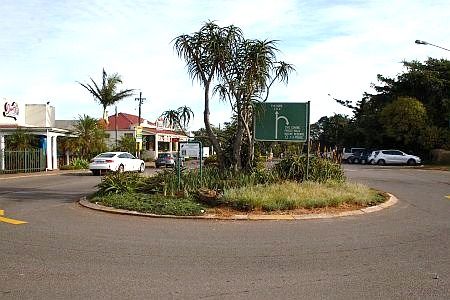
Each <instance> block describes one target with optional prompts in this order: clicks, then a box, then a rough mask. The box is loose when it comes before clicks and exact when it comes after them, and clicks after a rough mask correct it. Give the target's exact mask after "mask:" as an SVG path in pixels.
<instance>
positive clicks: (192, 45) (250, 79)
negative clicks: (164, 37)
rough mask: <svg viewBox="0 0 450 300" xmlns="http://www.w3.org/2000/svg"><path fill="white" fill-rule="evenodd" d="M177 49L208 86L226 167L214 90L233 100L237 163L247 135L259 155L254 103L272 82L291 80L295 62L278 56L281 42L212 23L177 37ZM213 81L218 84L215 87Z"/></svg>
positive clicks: (209, 130) (191, 72) (266, 93)
mask: <svg viewBox="0 0 450 300" xmlns="http://www.w3.org/2000/svg"><path fill="white" fill-rule="evenodd" d="M174 48H175V50H176V51H177V54H178V56H179V57H180V58H182V59H184V60H185V61H186V66H187V69H188V74H189V76H190V77H191V78H192V79H193V80H198V81H199V82H200V83H201V84H202V85H203V88H204V107H205V109H204V123H205V129H206V132H207V134H208V137H209V139H210V140H211V143H212V144H213V147H214V148H215V150H216V152H217V158H218V162H219V166H221V167H224V165H223V163H224V162H225V157H224V155H223V153H222V152H223V151H222V147H221V146H220V144H219V142H218V139H217V137H216V135H215V134H214V132H213V130H212V127H211V124H210V120H209V114H210V110H209V101H210V91H211V90H212V94H213V95H214V94H215V93H218V94H219V96H220V98H221V99H222V100H224V101H227V102H229V103H230V105H231V108H232V110H233V112H234V115H235V117H236V120H237V127H236V135H235V139H234V143H233V154H232V157H233V161H232V167H233V169H234V170H239V169H240V168H241V147H242V144H243V140H244V134H245V136H246V137H247V139H248V140H249V142H250V143H249V144H250V145H251V147H249V151H250V154H251V155H249V157H250V158H251V159H252V158H253V143H254V142H253V136H252V134H251V123H252V118H253V106H252V104H253V102H254V101H266V100H267V99H268V97H269V90H270V88H271V86H272V84H273V83H274V82H275V81H281V82H284V83H287V81H288V77H289V74H290V73H291V72H292V71H293V70H294V67H293V66H292V65H290V64H288V63H285V62H282V61H277V60H276V53H277V52H278V51H279V50H278V48H277V47H276V41H271V40H264V41H260V40H248V39H245V38H244V36H243V33H242V31H241V29H239V28H238V27H235V26H233V25H230V26H227V27H219V26H218V25H216V24H215V23H214V22H207V23H205V24H204V25H203V26H202V27H201V28H200V30H199V31H198V32H195V33H194V34H192V35H181V36H179V37H177V38H175V39H174ZM212 84H216V85H215V86H213V87H212V88H211V85H212Z"/></svg>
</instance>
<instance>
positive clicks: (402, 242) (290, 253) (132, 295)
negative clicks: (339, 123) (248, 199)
mask: <svg viewBox="0 0 450 300" xmlns="http://www.w3.org/2000/svg"><path fill="white" fill-rule="evenodd" d="M346 168H347V170H346V173H347V176H348V177H349V178H350V179H351V180H353V181H358V182H363V183H367V184H369V185H370V186H373V187H375V188H379V189H382V190H385V191H388V192H390V193H393V194H394V195H396V196H397V197H398V198H399V203H398V204H396V205H395V206H393V207H391V208H389V209H385V210H382V211H380V212H376V213H372V214H368V215H363V216H353V217H344V218H337V219H322V220H309V221H211V220H174V219H157V218H144V217H132V216H123V215H111V214H107V213H103V212H97V211H92V210H89V209H86V208H82V207H80V206H78V205H77V204H76V203H75V201H76V200H77V198H79V197H80V196H81V195H83V194H86V193H89V192H91V191H93V189H94V185H95V184H96V183H98V182H99V180H100V179H99V177H93V176H81V175H78V176H73V175H72V176H71V175H64V176H45V177H31V178H20V179H0V209H1V210H4V214H5V217H8V218H12V219H17V220H22V221H26V222H28V223H27V224H23V225H12V224H8V223H4V222H0V253H1V254H0V299H30V298H33V299H56V298H57V299H86V298H96V299H98V298H112V299H136V298H139V299H173V298H175V299H199V298H200V299H300V298H307V299H310V298H321V299H326V298H333V299H349V298H359V299H361V298H367V299H394V298H395V299H424V298H433V299H450V199H447V198H446V197H445V196H447V195H450V173H449V172H442V171H425V170H417V169H408V168H406V169H405V168H379V167H361V166H354V165H351V166H347V167H346Z"/></svg>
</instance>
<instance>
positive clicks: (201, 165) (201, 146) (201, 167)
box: [177, 141, 203, 189]
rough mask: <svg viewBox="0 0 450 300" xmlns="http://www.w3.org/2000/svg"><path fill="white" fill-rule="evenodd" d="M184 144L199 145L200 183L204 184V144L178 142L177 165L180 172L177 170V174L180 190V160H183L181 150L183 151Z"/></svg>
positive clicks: (198, 142)
mask: <svg viewBox="0 0 450 300" xmlns="http://www.w3.org/2000/svg"><path fill="white" fill-rule="evenodd" d="M183 144H198V146H199V151H200V153H199V160H200V183H202V182H203V163H202V161H203V145H202V142H200V141H186V142H178V156H177V160H178V161H177V164H178V168H177V169H178V170H177V173H178V189H180V188H181V168H180V165H181V164H180V159H181V156H180V154H181V153H180V150H181V145H183Z"/></svg>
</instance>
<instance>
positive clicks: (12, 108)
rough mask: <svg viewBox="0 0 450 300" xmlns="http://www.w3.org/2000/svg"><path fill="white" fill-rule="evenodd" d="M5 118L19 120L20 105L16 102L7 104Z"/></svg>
mask: <svg viewBox="0 0 450 300" xmlns="http://www.w3.org/2000/svg"><path fill="white" fill-rule="evenodd" d="M3 116H4V117H9V118H13V119H14V120H17V117H18V116H19V105H18V104H17V103H16V102H11V103H9V102H5V106H4V111H3Z"/></svg>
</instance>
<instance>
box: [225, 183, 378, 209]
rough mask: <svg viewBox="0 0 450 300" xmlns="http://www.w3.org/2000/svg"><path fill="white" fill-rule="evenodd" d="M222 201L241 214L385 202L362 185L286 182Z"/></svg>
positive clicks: (238, 191) (233, 193)
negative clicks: (257, 211) (242, 212)
mask: <svg viewBox="0 0 450 300" xmlns="http://www.w3.org/2000/svg"><path fill="white" fill-rule="evenodd" d="M223 200H224V202H225V203H226V204H227V205H229V206H231V207H233V208H236V209H239V210H245V211H251V210H263V211H276V210H291V209H297V208H307V209H310V208H320V207H338V206H340V205H342V204H352V205H361V206H371V205H376V204H377V203H380V202H383V201H385V197H384V196H383V195H382V194H381V193H379V192H377V191H375V190H373V189H370V188H368V187H366V186H364V185H362V184H355V183H344V182H327V183H323V184H320V183H316V182H303V183H295V182H288V181H286V182H283V183H276V184H270V185H257V186H248V187H243V188H234V189H228V190H226V191H225V193H224V199H223Z"/></svg>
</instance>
